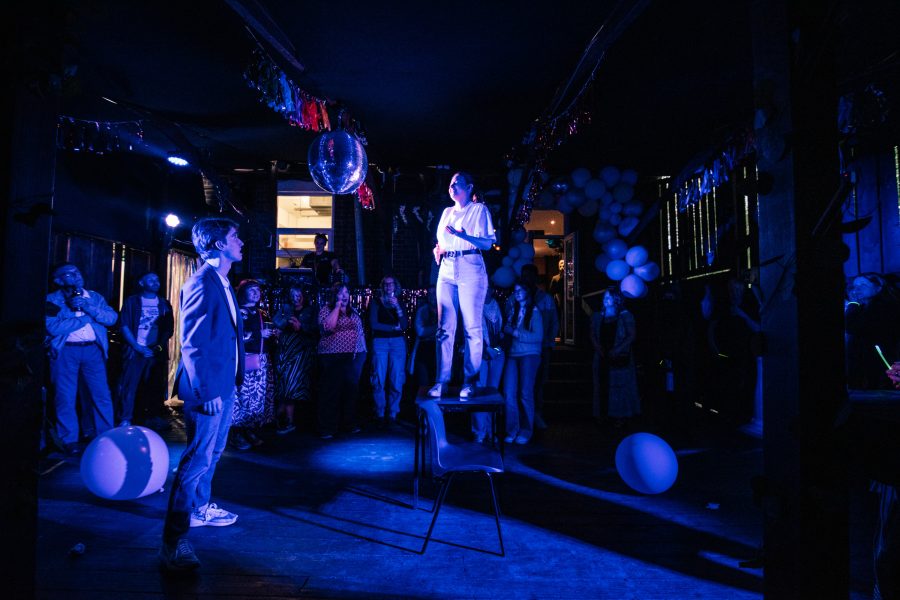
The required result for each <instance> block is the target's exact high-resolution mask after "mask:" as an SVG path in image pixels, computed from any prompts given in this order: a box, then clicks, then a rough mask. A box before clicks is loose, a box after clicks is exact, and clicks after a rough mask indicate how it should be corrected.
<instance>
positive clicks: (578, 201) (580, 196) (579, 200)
mask: <svg viewBox="0 0 900 600" xmlns="http://www.w3.org/2000/svg"><path fill="white" fill-rule="evenodd" d="M566 202H568V203H569V204H571V205H572V206H573V207H575V208H578V207H579V206H581V205H582V204H584V203H585V202H587V198H586V197H585V195H584V190H579V189H574V190H569V191H568V192H566Z"/></svg>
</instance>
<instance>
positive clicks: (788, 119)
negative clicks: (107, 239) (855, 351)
mask: <svg viewBox="0 0 900 600" xmlns="http://www.w3.org/2000/svg"><path fill="white" fill-rule="evenodd" d="M829 6H830V5H829V4H827V3H821V5H817V4H816V3H807V2H803V1H802V0H788V1H787V2H781V1H778V0H755V1H754V2H753V3H752V4H751V8H750V10H751V13H752V14H751V21H752V27H753V56H754V87H755V96H756V114H755V129H756V139H757V149H758V168H759V170H760V172H767V173H768V174H770V175H771V176H772V177H773V178H774V187H773V189H772V191H771V193H768V194H765V195H762V196H760V199H759V200H760V209H759V215H760V217H759V219H760V236H759V237H760V240H759V247H760V262H761V263H762V264H765V263H766V262H767V261H769V260H770V259H774V258H776V257H780V258H778V259H777V260H775V261H774V262H772V263H771V264H770V265H769V266H767V267H764V268H763V269H762V270H761V273H760V282H761V285H762V288H763V290H764V293H765V297H766V299H767V300H766V304H765V305H764V306H763V310H762V315H761V316H762V327H763V332H764V333H765V335H766V337H767V340H768V352H767V354H766V356H765V358H764V361H765V366H764V371H763V373H764V377H765V381H764V420H765V427H764V450H765V455H764V462H765V482H764V486H763V491H764V498H763V510H764V519H765V521H764V540H765V547H764V559H765V574H766V575H765V576H766V579H765V594H766V597H767V598H839V597H843V598H846V597H847V596H848V594H849V547H848V503H847V473H846V465H845V463H844V460H843V454H842V452H841V451H840V448H839V445H838V436H837V434H836V431H835V420H836V416H837V412H838V409H839V407H840V405H841V402H842V400H843V396H844V374H843V358H842V357H843V311H842V308H843V305H842V298H843V295H842V294H843V273H842V266H841V252H840V245H841V240H840V236H839V232H838V230H839V227H838V226H837V224H836V223H835V224H834V225H832V226H831V227H822V226H818V227H817V225H819V224H820V222H822V217H823V215H824V214H826V213H827V212H828V207H829V206H830V204H831V201H832V198H834V197H835V195H836V194H837V193H838V191H839V189H840V181H839V172H838V169H839V165H838V153H837V96H836V84H835V75H834V58H833V55H832V49H831V39H832V38H831V37H830V35H829V27H828V25H829V16H828V14H827V11H828V8H829ZM839 204H840V203H838V205H839ZM835 218H836V219H839V218H840V216H839V215H832V214H828V215H827V219H826V220H825V221H824V222H826V223H828V222H830V220H831V219H835Z"/></svg>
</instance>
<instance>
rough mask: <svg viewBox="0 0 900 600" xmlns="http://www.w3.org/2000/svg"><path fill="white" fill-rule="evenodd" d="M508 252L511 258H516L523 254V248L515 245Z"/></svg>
mask: <svg viewBox="0 0 900 600" xmlns="http://www.w3.org/2000/svg"><path fill="white" fill-rule="evenodd" d="M507 254H509V257H510V258H511V259H513V260H516V259H517V258H519V256H521V254H522V249H521V248H519V247H518V246H513V247H512V248H510V249H509V252H508V253H507Z"/></svg>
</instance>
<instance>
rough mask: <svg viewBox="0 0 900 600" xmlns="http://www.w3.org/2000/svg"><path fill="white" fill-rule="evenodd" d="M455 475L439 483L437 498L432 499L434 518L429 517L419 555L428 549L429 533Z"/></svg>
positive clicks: (432, 528)
mask: <svg viewBox="0 0 900 600" xmlns="http://www.w3.org/2000/svg"><path fill="white" fill-rule="evenodd" d="M454 475H456V473H450V475H449V476H448V477H447V478H446V479H444V481H443V482H441V489H440V490H439V491H438V495H437V498H435V499H434V509H433V510H434V516H433V517H431V525H430V526H429V527H428V533H427V534H425V543H424V544H422V549H421V550H420V551H419V554H425V549H426V548H428V542H429V541H431V532H432V531H434V524H435V523H436V522H437V518H438V515H439V514H440V512H441V506H443V504H444V498H446V497H447V491H448V490H449V489H450V482H451V481H453V476H454Z"/></svg>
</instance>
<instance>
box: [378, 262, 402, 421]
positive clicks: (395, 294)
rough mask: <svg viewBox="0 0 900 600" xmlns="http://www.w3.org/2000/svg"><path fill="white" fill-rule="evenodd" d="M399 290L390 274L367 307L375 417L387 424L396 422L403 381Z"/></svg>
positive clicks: (400, 291)
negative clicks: (370, 333) (370, 334)
mask: <svg viewBox="0 0 900 600" xmlns="http://www.w3.org/2000/svg"><path fill="white" fill-rule="evenodd" d="M401 293H402V290H401V289H400V284H399V282H398V281H397V279H396V278H395V277H393V276H391V275H387V276H385V277H384V278H383V279H382V280H381V286H380V288H379V291H378V293H377V294H375V295H373V296H372V302H371V303H370V304H369V326H370V328H371V329H372V377H371V380H372V394H373V396H374V400H375V418H376V419H380V420H382V421H383V422H384V423H385V424H387V425H392V424H394V423H395V422H396V420H397V414H398V413H399V412H400V397H401V395H402V394H403V384H404V382H405V381H406V373H405V368H406V337H405V333H406V326H407V324H408V322H409V321H408V319H407V316H406V312H405V311H404V310H403V305H401V304H400V295H401Z"/></svg>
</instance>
